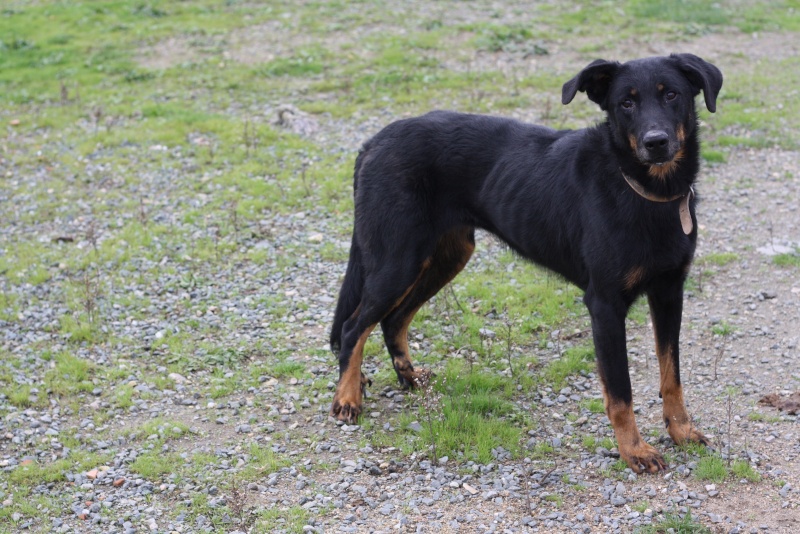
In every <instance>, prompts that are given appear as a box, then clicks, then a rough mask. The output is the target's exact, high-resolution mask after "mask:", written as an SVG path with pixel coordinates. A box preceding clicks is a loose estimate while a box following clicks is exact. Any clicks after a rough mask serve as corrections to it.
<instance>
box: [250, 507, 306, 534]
mask: <svg viewBox="0 0 800 534" xmlns="http://www.w3.org/2000/svg"><path fill="white" fill-rule="evenodd" d="M308 516H309V514H308V511H307V510H305V509H303V508H301V507H299V506H290V507H275V508H270V509H266V510H262V511H261V512H259V514H258V519H257V520H256V524H255V527H254V528H255V531H256V532H277V531H281V532H286V533H287V534H300V533H302V532H303V527H304V526H305V525H306V524H307V521H308Z"/></svg>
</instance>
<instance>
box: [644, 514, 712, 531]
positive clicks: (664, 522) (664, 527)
mask: <svg viewBox="0 0 800 534" xmlns="http://www.w3.org/2000/svg"><path fill="white" fill-rule="evenodd" d="M634 532H636V533H637V534H669V533H675V534H711V533H712V532H713V531H712V530H711V529H709V528H708V527H706V526H705V525H703V524H702V523H700V522H699V521H697V520H696V519H694V518H693V517H692V513H691V512H688V513H686V514H685V515H681V514H678V513H675V512H666V513H665V514H664V515H663V516H662V517H661V518H659V519H658V520H657V521H656V522H655V523H654V524H652V525H647V526H645V527H640V528H637V529H636V530H635V531H634Z"/></svg>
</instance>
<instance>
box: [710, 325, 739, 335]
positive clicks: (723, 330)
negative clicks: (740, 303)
mask: <svg viewBox="0 0 800 534" xmlns="http://www.w3.org/2000/svg"><path fill="white" fill-rule="evenodd" d="M735 331H736V327H735V326H733V325H732V324H730V323H729V322H727V321H720V322H719V323H717V324H715V325H713V326H712V327H711V332H712V333H713V334H715V335H718V336H722V337H726V336H729V335H731V334H733V333H734V332H735Z"/></svg>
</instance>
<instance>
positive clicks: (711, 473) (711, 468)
mask: <svg viewBox="0 0 800 534" xmlns="http://www.w3.org/2000/svg"><path fill="white" fill-rule="evenodd" d="M694 476H696V477H697V478H699V479H700V480H708V481H711V482H722V481H723V480H725V478H727V476H728V468H727V467H726V465H725V461H724V460H723V459H722V458H720V457H719V456H717V455H715V454H710V455H708V456H703V457H702V458H700V460H698V462H697V468H696V469H695V470H694Z"/></svg>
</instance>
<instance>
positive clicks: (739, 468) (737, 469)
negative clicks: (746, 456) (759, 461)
mask: <svg viewBox="0 0 800 534" xmlns="http://www.w3.org/2000/svg"><path fill="white" fill-rule="evenodd" d="M731 474H732V475H733V476H734V477H735V478H736V479H739V480H741V479H745V480H748V481H750V482H759V481H760V480H761V475H760V474H758V471H756V470H755V469H753V466H752V465H750V462H747V461H745V460H736V461H735V462H733V464H732V465H731Z"/></svg>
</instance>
